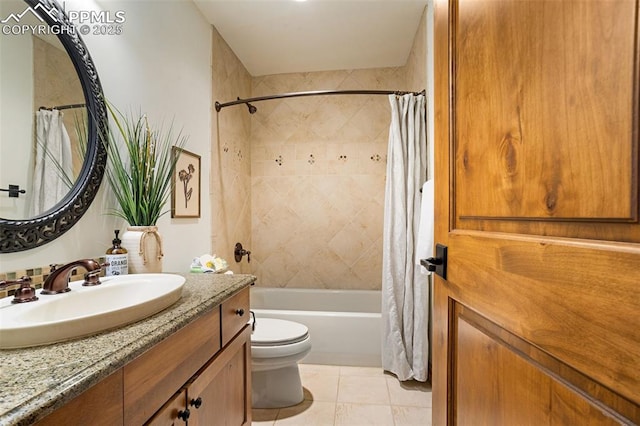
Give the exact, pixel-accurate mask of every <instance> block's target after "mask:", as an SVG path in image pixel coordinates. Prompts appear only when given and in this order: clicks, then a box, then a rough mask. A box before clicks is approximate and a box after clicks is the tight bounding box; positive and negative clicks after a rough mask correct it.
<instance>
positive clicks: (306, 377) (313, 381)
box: [300, 373, 340, 402]
mask: <svg viewBox="0 0 640 426" xmlns="http://www.w3.org/2000/svg"><path fill="white" fill-rule="evenodd" d="M300 378H301V379H302V387H303V391H304V399H306V400H311V401H327V402H336V401H337V400H338V379H339V378H340V377H339V376H331V375H324V374H319V373H312V374H310V373H303V374H301V375H300Z"/></svg>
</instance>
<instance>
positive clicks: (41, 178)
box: [0, 0, 107, 253]
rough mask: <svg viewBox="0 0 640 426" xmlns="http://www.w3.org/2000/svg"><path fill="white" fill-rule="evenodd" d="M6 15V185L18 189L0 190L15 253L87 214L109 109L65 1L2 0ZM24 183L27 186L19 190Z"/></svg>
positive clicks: (5, 237) (101, 162)
mask: <svg viewBox="0 0 640 426" xmlns="http://www.w3.org/2000/svg"><path fill="white" fill-rule="evenodd" d="M29 20H31V22H33V25H32V24H31V22H30V21H29ZM0 21H1V22H0V27H2V33H1V34H0V42H1V43H2V44H1V45H0V52H1V54H0V60H1V61H2V62H1V63H0V159H1V163H0V190H2V189H8V190H10V191H9V192H8V191H0V253H11V252H18V251H24V250H29V249H32V248H35V247H38V246H41V245H43V244H47V243H49V242H51V241H53V240H55V239H56V238H58V237H60V236H61V235H62V234H64V233H65V232H67V231H68V230H69V229H71V228H72V227H73V226H74V225H75V224H76V222H77V221H78V220H80V218H81V217H82V216H83V215H84V214H85V212H86V211H87V209H88V208H89V206H90V205H91V203H92V202H93V200H94V198H95V196H96V194H97V192H98V189H99V187H100V184H101V182H102V178H103V176H104V170H105V165H106V162H107V151H106V148H105V147H104V146H103V141H106V134H107V114H106V106H105V102H104V95H103V93H102V86H101V85H100V79H99V78H98V73H97V71H96V69H95V66H94V64H93V61H92V60H91V55H90V54H89V52H88V51H87V47H86V46H85V44H84V42H83V41H82V39H81V38H80V35H79V33H78V31H76V30H75V27H74V25H73V23H72V22H71V21H70V20H69V18H68V16H67V15H66V13H65V11H64V7H63V6H62V5H60V3H58V2H57V1H56V0H24V2H21V1H16V0H2V1H0ZM21 29H22V30H21ZM42 34H54V36H52V38H49V37H44V36H42V37H41V35H42ZM55 35H57V39H56V36H55ZM61 46H62V47H63V49H60V47H61ZM64 53H66V56H65V55H64ZM40 107H44V109H42V110H41V109H40ZM63 128H64V129H65V130H64V131H63V130H61V129H63ZM41 132H42V135H41ZM43 165H44V167H43ZM12 187H13V188H12ZM17 187H19V190H20V192H22V191H24V193H18V194H16V195H19V196H18V197H11V196H10V195H12V194H11V190H12V189H13V191H12V192H14V193H16V192H18V191H16V190H15V189H16V188H17Z"/></svg>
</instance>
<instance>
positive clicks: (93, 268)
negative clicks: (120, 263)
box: [40, 259, 102, 294]
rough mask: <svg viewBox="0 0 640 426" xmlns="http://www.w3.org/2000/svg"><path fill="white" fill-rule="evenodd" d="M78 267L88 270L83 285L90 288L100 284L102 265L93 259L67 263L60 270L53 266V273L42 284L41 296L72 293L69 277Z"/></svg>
mask: <svg viewBox="0 0 640 426" xmlns="http://www.w3.org/2000/svg"><path fill="white" fill-rule="evenodd" d="M76 266H82V267H83V268H84V269H86V270H87V273H86V274H84V283H82V285H84V286H90V285H98V284H100V280H99V279H98V276H99V275H100V271H102V267H101V266H100V264H99V263H98V262H96V261H95V260H93V259H81V260H76V261H75V262H71V263H67V264H66V265H64V266H62V267H60V268H56V266H55V265H51V273H50V274H49V276H48V277H47V279H46V280H45V281H44V284H42V291H41V292H40V294H59V293H66V292H67V291H70V290H71V289H70V288H69V276H70V275H71V271H72V270H73V268H75V267H76Z"/></svg>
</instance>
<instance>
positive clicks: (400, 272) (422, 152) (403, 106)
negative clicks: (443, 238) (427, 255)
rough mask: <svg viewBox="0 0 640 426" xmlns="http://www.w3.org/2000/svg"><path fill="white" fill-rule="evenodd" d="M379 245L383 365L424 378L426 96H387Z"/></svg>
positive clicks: (426, 346)
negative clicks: (420, 261) (421, 241)
mask: <svg viewBox="0 0 640 426" xmlns="http://www.w3.org/2000/svg"><path fill="white" fill-rule="evenodd" d="M389 102H390V103H391V127H390V129H389V148H388V153H387V180H386V187H385V204H384V230H383V249H382V259H383V260H382V320H383V321H382V340H383V341H382V367H383V369H384V370H385V371H389V372H391V373H393V374H395V375H396V376H397V377H398V379H399V380H403V381H404V380H412V379H414V380H419V381H426V380H427V376H428V362H429V338H428V326H429V287H428V275H425V274H423V273H421V271H420V266H419V265H417V264H416V262H415V258H414V257H415V251H416V245H417V235H418V227H419V223H420V204H421V202H420V201H421V198H420V197H421V194H420V188H421V187H422V185H423V183H424V182H425V181H426V179H427V143H426V121H425V114H426V113H425V96H424V95H418V96H416V95H412V94H408V95H404V96H395V95H390V96H389Z"/></svg>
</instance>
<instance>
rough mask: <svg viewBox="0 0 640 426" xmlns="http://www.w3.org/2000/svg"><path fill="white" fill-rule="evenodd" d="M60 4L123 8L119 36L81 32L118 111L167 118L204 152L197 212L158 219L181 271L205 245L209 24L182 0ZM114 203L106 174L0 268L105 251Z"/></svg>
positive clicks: (168, 256) (169, 265)
mask: <svg viewBox="0 0 640 426" xmlns="http://www.w3.org/2000/svg"><path fill="white" fill-rule="evenodd" d="M66 10H68V11H69V10H78V11H80V10H105V11H112V12H115V11H117V10H122V11H124V12H125V16H126V22H125V23H124V24H123V33H122V34H121V35H102V36H100V35H87V36H83V39H84V41H85V43H86V45H87V47H88V49H89V52H90V54H91V56H92V58H93V60H94V62H95V65H96V68H97V70H98V74H99V76H100V80H101V82H102V87H103V90H104V93H105V96H106V98H107V100H109V101H110V102H111V103H113V104H114V105H116V106H117V107H118V108H120V109H123V110H127V109H132V110H133V111H138V110H141V111H143V112H145V113H147V115H148V116H149V119H150V121H152V122H155V123H161V122H165V123H170V122H171V120H173V121H174V123H175V126H176V127H178V128H182V129H183V132H184V134H186V135H188V136H189V140H188V142H187V145H186V146H185V148H186V149H187V150H189V151H191V152H194V153H196V154H198V155H200V156H201V157H202V159H201V164H202V168H203V175H202V183H201V196H202V202H201V217H200V218H199V219H171V217H170V214H169V213H167V214H166V215H165V216H163V217H162V218H161V219H160V221H159V223H158V225H159V227H160V232H161V234H162V237H163V240H164V253H165V257H164V271H166V272H181V271H187V270H188V269H189V264H190V261H191V259H192V258H193V257H194V256H197V255H200V254H203V253H208V252H210V250H211V205H210V202H209V197H208V194H209V181H210V170H209V165H210V163H211V161H210V159H211V148H210V147H211V143H210V139H211V133H210V120H211V108H212V100H211V26H210V25H209V24H208V23H207V22H206V20H205V19H204V17H202V16H201V14H200V12H199V11H198V9H197V8H196V7H195V6H194V4H193V3H192V2H191V1H188V0H173V1H153V2H152V1H135V0H129V1H115V0H96V1H87V0H67V1H66ZM113 206H114V203H113V197H112V196H111V194H110V193H109V187H108V185H107V183H106V180H105V181H104V182H103V185H102V187H101V189H100V192H99V194H98V196H97V197H96V200H95V201H94V202H93V204H92V205H91V207H90V208H89V210H88V212H87V213H86V214H85V215H84V216H83V217H82V219H81V220H80V221H79V223H78V224H77V225H76V226H74V227H73V228H72V229H71V230H70V231H68V232H67V233H66V234H64V235H63V236H61V237H60V238H58V239H56V240H55V241H53V242H52V243H49V244H47V245H45V246H42V247H39V248H36V249H33V250H29V251H25V252H20V253H10V254H2V255H0V271H12V270H17V269H22V268H26V267H33V266H43V265H48V264H50V263H54V262H55V263H61V262H65V261H70V260H74V259H78V258H82V257H93V256H99V255H102V254H104V252H105V250H106V249H107V248H108V247H109V246H110V244H111V239H112V238H113V229H114V228H119V229H124V227H125V224H124V222H123V221H121V220H120V219H117V218H115V217H113V216H109V215H106V213H107V212H108V210H109V209H110V208H112V207H113ZM168 208H169V205H167V209H168Z"/></svg>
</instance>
